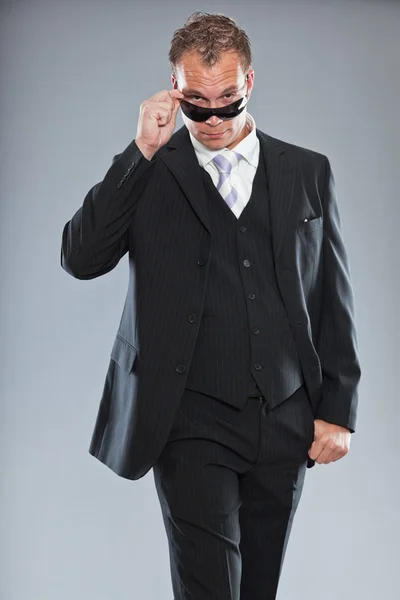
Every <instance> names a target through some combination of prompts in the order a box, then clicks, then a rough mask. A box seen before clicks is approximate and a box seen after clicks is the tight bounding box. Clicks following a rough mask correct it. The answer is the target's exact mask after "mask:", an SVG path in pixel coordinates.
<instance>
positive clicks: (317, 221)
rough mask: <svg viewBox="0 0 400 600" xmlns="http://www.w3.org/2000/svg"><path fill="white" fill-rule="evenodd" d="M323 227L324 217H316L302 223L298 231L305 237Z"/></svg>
mask: <svg viewBox="0 0 400 600" xmlns="http://www.w3.org/2000/svg"><path fill="white" fill-rule="evenodd" d="M322 225H323V219H322V216H320V217H315V218H314V219H310V220H309V221H301V222H300V223H299V224H298V225H297V227H296V231H297V233H298V234H299V235H304V234H306V233H310V232H314V231H317V230H319V229H321V227H322Z"/></svg>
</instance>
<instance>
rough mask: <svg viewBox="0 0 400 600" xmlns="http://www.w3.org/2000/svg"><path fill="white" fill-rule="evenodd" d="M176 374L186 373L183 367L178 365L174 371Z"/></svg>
mask: <svg viewBox="0 0 400 600" xmlns="http://www.w3.org/2000/svg"><path fill="white" fill-rule="evenodd" d="M175 371H176V372H177V373H184V372H185V371H186V367H185V365H178V366H177V367H176V369H175Z"/></svg>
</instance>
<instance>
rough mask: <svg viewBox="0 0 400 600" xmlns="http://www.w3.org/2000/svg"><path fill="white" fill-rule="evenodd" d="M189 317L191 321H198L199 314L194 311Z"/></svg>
mask: <svg viewBox="0 0 400 600" xmlns="http://www.w3.org/2000/svg"><path fill="white" fill-rule="evenodd" d="M188 319H189V321H190V323H195V322H196V321H197V315H196V314H195V313H192V314H191V315H189V316H188Z"/></svg>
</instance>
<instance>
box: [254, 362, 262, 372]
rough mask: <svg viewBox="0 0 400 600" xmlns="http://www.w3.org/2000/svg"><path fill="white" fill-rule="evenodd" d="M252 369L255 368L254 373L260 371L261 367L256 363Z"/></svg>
mask: <svg viewBox="0 0 400 600" xmlns="http://www.w3.org/2000/svg"><path fill="white" fill-rule="evenodd" d="M254 368H255V370H256V371H259V370H260V369H262V366H261V365H259V364H258V363H256V364H255V365H254Z"/></svg>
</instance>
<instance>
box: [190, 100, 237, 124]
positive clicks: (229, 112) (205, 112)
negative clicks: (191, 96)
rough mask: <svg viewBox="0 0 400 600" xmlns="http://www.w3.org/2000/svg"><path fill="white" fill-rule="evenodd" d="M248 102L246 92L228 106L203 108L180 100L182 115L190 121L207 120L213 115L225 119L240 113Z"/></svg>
mask: <svg viewBox="0 0 400 600" xmlns="http://www.w3.org/2000/svg"><path fill="white" fill-rule="evenodd" d="M247 102H248V97H247V94H246V96H243V98H239V100H236V101H235V102H232V104H228V106H222V107H221V108H205V107H203V106H196V105H195V104H192V103H191V102H187V100H180V103H181V109H182V112H183V114H184V115H186V116H187V117H188V118H189V119H191V120H192V121H198V122H200V121H207V119H210V118H211V117H212V116H213V115H216V116H217V117H218V118H219V119H222V120H223V121H227V120H229V119H233V118H234V117H237V116H238V115H240V113H241V112H242V110H244V107H245V106H246V104H247Z"/></svg>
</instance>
